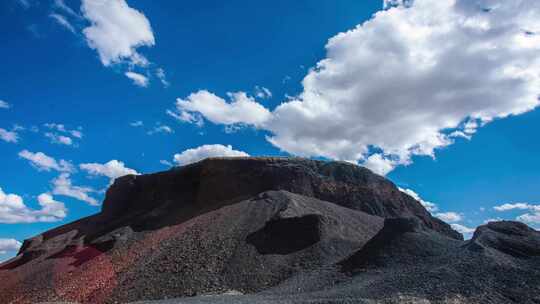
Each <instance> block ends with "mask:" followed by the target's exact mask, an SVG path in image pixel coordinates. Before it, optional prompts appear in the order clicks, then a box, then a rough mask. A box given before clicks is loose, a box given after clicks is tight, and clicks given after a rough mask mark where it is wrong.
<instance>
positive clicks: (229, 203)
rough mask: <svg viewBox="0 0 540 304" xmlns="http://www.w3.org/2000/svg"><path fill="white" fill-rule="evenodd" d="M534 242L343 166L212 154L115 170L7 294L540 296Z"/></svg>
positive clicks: (122, 297) (34, 252)
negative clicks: (431, 208)
mask: <svg viewBox="0 0 540 304" xmlns="http://www.w3.org/2000/svg"><path fill="white" fill-rule="evenodd" d="M538 240H539V233H538V232H536V231H534V230H532V229H530V228H528V227H527V226H525V225H522V224H518V223H514V222H503V223H490V224H488V225H486V226H482V227H480V228H479V229H478V230H477V232H476V233H475V235H474V238H473V239H472V240H470V241H466V242H465V241H463V240H462V236H461V235H460V234H459V233H457V232H455V231H454V230H452V229H451V228H450V226H449V225H447V224H445V223H443V222H441V221H439V220H437V219H435V218H433V217H432V216H431V215H430V214H429V213H428V212H427V211H426V210H425V209H424V208H423V207H422V206H421V205H420V203H419V202H417V201H415V200H414V199H413V198H411V197H409V196H407V195H406V194H403V193H401V192H400V191H399V190H398V189H397V188H396V187H395V186H394V185H393V184H392V183H391V182H389V181H387V180H386V179H384V178H383V177H380V176H378V175H375V174H373V173H371V172H370V171H369V170H367V169H364V168H361V167H358V166H354V165H351V164H347V163H339V162H322V161H312V160H305V159H280V158H235V159H227V158H218V159H208V160H204V161H202V162H199V163H196V164H193V165H189V166H185V167H179V168H175V169H173V170H170V171H167V172H161V173H157V174H151V175H142V176H126V177H123V178H120V179H117V180H116V181H115V183H114V184H113V185H112V186H111V188H110V189H109V190H108V192H107V196H106V199H105V202H104V204H103V209H102V212H101V213H99V214H96V215H94V216H91V217H88V218H84V219H81V220H79V221H76V222H73V223H70V224H68V225H65V226H62V227H59V228H56V229H53V230H51V231H47V232H45V233H43V234H41V235H39V236H36V237H34V238H32V239H29V240H27V241H25V242H24V244H23V247H22V248H21V250H20V253H19V255H18V256H17V257H16V258H14V259H12V260H10V261H8V262H6V263H4V264H2V265H0V280H1V281H2V284H0V296H1V299H2V300H1V301H2V303H3V302H5V303H37V302H40V301H47V302H51V301H71V302H80V303H126V302H132V301H154V300H163V299H171V298H179V299H180V298H181V299H180V300H170V301H168V302H163V303H535V304H538V303H540V298H538V295H539V294H540V289H539V287H538V286H540V280H539V278H540V269H539V265H540V262H539V260H540V258H539V256H538V252H539V248H540V246H539V241H538ZM482 299H488V301H481V300H482ZM425 301H429V302H425Z"/></svg>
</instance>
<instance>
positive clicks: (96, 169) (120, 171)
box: [79, 160, 139, 183]
mask: <svg viewBox="0 0 540 304" xmlns="http://www.w3.org/2000/svg"><path fill="white" fill-rule="evenodd" d="M79 167H80V168H81V170H84V171H86V172H88V174H90V175H94V176H105V177H108V178H109V179H110V182H111V183H112V182H113V181H114V180H115V179H117V178H118V177H121V176H124V175H129V174H134V175H138V174H139V173H138V172H137V171H136V170H134V169H131V168H128V167H126V165H125V164H124V163H123V162H121V161H118V160H111V161H109V162H107V163H105V164H99V163H89V164H80V165H79Z"/></svg>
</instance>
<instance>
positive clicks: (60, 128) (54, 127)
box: [43, 123, 67, 133]
mask: <svg viewBox="0 0 540 304" xmlns="http://www.w3.org/2000/svg"><path fill="white" fill-rule="evenodd" d="M43 126H44V127H46V128H48V129H51V130H56V131H59V132H64V133H65V132H67V129H66V126H64V125H63V124H57V123H45V124H43Z"/></svg>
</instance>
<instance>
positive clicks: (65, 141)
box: [43, 123, 84, 146]
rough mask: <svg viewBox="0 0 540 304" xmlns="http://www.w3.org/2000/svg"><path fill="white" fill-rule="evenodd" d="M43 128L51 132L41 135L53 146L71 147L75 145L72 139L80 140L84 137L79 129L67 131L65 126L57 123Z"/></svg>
mask: <svg viewBox="0 0 540 304" xmlns="http://www.w3.org/2000/svg"><path fill="white" fill-rule="evenodd" d="M43 126H44V127H45V128H47V129H49V130H51V131H52V132H45V133H44V134H43V135H44V136H45V137H47V138H49V139H50V141H51V143H53V144H59V145H66V146H72V145H75V141H74V138H77V139H81V138H83V136H84V134H83V133H82V131H81V130H82V128H81V127H78V128H77V129H68V128H66V126H65V125H63V124H57V123H46V124H43Z"/></svg>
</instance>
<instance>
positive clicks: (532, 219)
mask: <svg viewBox="0 0 540 304" xmlns="http://www.w3.org/2000/svg"><path fill="white" fill-rule="evenodd" d="M517 220H518V221H522V222H525V223H529V224H540V212H535V213H526V214H522V215H520V216H518V217H517Z"/></svg>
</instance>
